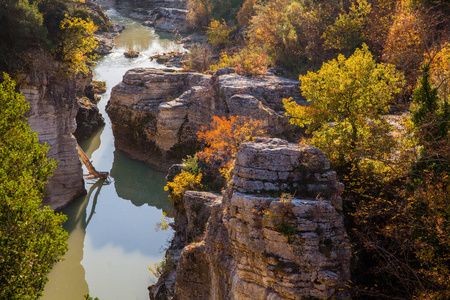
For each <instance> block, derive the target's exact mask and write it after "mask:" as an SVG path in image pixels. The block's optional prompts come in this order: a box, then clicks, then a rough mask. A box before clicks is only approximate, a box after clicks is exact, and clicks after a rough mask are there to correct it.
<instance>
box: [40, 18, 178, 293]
mask: <svg viewBox="0 0 450 300" xmlns="http://www.w3.org/2000/svg"><path fill="white" fill-rule="evenodd" d="M105 12H106V13H107V14H108V15H109V16H110V18H111V21H112V22H113V23H115V24H121V25H124V26H125V27H126V29H125V30H124V31H123V33H122V34H121V35H120V36H119V37H118V38H117V39H116V47H115V48H114V49H113V51H112V53H110V54H108V55H106V56H105V57H103V58H101V59H100V60H99V62H98V64H97V65H96V66H95V67H93V71H94V80H101V81H105V82H106V87H107V92H106V93H105V94H104V95H102V98H101V100H100V103H99V105H98V106H99V109H100V112H101V113H102V115H103V117H104V118H105V122H106V126H105V127H104V128H103V129H102V130H100V131H99V132H97V133H96V134H95V135H94V136H93V137H92V138H91V139H89V140H88V141H85V142H83V143H81V147H82V148H83V149H84V151H85V152H86V154H87V155H88V157H89V158H90V159H91V160H92V161H93V164H94V166H95V168H96V169H97V170H98V171H108V172H110V183H109V184H107V183H105V182H98V181H97V182H96V181H89V180H87V181H86V190H87V191H88V194H87V196H86V197H82V198H80V199H78V200H77V201H75V202H73V203H72V204H71V205H70V206H68V207H67V208H66V209H64V210H63V213H64V214H66V215H67V216H68V221H67V222H66V224H65V225H64V226H65V228H66V230H67V231H68V232H69V234H70V237H69V240H68V243H69V250H68V252H67V253H66V255H65V260H64V261H62V262H60V263H58V264H57V265H56V266H55V267H54V268H53V270H52V272H51V273H50V275H49V279H50V281H49V282H48V283H47V285H46V288H45V290H44V297H43V298H42V299H44V300H82V299H84V295H85V294H88V293H89V294H90V295H91V296H93V297H98V298H99V299H100V300H144V299H145V300H147V299H149V296H148V291H147V287H148V286H149V285H150V284H151V283H152V282H154V281H155V280H156V279H155V278H154V276H153V275H152V274H151V273H150V271H149V270H148V267H147V266H149V265H150V266H151V265H152V263H155V262H160V261H161V260H162V258H163V255H164V248H165V247H166V246H167V245H168V242H169V239H170V238H171V236H172V232H171V231H170V230H168V231H156V230H155V229H154V227H155V225H156V224H157V223H158V222H160V221H161V220H160V218H161V216H162V212H163V211H165V212H170V210H171V205H170V203H169V201H168V199H167V194H166V192H164V190H163V187H164V185H165V181H164V176H165V173H163V172H158V171H155V170H153V169H152V168H150V167H149V166H147V165H146V164H144V163H142V162H138V161H135V160H132V159H130V158H128V157H127V156H126V155H125V154H124V153H122V152H120V151H118V150H115V148H114V137H113V134H112V130H111V122H110V120H109V118H108V115H107V114H106V112H105V106H106V104H107V102H108V99H109V98H110V92H111V88H112V87H113V86H115V85H116V84H118V83H119V82H120V81H121V80H122V76H123V75H124V74H125V72H126V71H127V70H129V69H131V68H135V67H155V68H162V67H163V66H162V65H158V64H157V63H156V62H152V61H150V59H149V58H148V57H149V56H150V55H153V54H157V53H164V52H169V51H173V50H177V48H178V47H179V46H177V45H176V44H175V43H174V42H173V39H172V37H171V36H170V35H168V34H166V35H158V34H156V33H155V31H154V30H153V29H152V28H148V27H144V26H142V25H140V23H141V22H140V21H135V20H132V19H129V18H126V17H124V16H122V15H121V14H120V13H119V12H118V11H117V10H115V9H105ZM129 49H133V50H136V51H139V52H141V55H140V56H139V57H138V58H135V59H127V58H125V57H124V55H123V53H124V52H125V51H127V50H129ZM84 171H85V173H87V171H86V169H85V170H84Z"/></svg>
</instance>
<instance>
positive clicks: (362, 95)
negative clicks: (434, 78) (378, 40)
mask: <svg viewBox="0 0 450 300" xmlns="http://www.w3.org/2000/svg"><path fill="white" fill-rule="evenodd" d="M300 81H301V87H300V88H301V90H302V93H303V96H305V97H306V99H307V100H308V102H310V103H311V104H310V105H308V106H299V105H297V104H296V103H295V102H294V101H289V100H284V104H285V108H286V112H287V113H286V114H287V115H288V116H289V117H291V119H290V122H291V123H292V124H294V125H298V126H301V127H305V126H308V128H307V132H308V133H312V135H313V137H312V140H311V142H312V144H313V145H315V146H317V147H318V148H320V149H321V150H322V151H324V152H325V153H326V154H327V156H328V158H329V159H330V161H331V162H332V163H334V166H335V167H339V166H344V165H348V164H349V163H358V161H359V160H361V159H362V158H364V157H371V158H376V159H382V158H383V156H384V155H385V154H386V153H388V152H389V142H390V141H389V139H388V134H387V133H388V132H389V125H388V123H387V122H386V120H385V119H384V118H383V117H382V115H383V114H385V113H387V112H388V104H389V102H390V101H391V100H392V99H393V95H394V93H397V92H399V91H400V85H401V84H402V76H401V74H399V73H398V72H397V71H395V69H394V67H393V66H391V65H382V64H377V63H376V62H375V60H374V59H373V57H372V54H371V53H370V51H369V49H368V47H367V45H365V44H364V45H363V47H362V48H361V49H357V50H356V51H355V53H354V54H353V55H352V56H350V57H349V58H348V59H346V58H345V57H344V56H343V55H339V56H338V59H337V60H336V59H334V60H332V61H329V62H327V63H324V64H323V65H322V68H321V69H320V70H319V71H318V72H316V73H314V72H308V73H307V75H304V76H300Z"/></svg>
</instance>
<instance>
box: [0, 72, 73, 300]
mask: <svg viewBox="0 0 450 300" xmlns="http://www.w3.org/2000/svg"><path fill="white" fill-rule="evenodd" d="M27 110H28V104H27V103H26V102H25V98H24V97H23V96H22V95H21V94H19V93H16V92H15V83H14V81H12V80H11V79H10V77H9V76H8V75H7V74H4V81H3V82H2V83H0V286H1V289H0V299H11V300H14V299H21V300H23V299H37V298H39V296H41V295H42V290H43V288H44V285H45V283H46V282H47V278H46V276H47V274H48V273H49V271H50V269H51V267H52V266H53V264H55V263H56V262H58V261H59V260H61V256H62V255H63V254H64V253H65V251H66V248H67V245H66V242H65V241H66V239H67V232H65V231H64V230H63V228H62V226H61V225H62V223H63V222H64V221H65V216H63V215H61V214H55V213H54V211H53V210H51V209H50V208H48V207H44V208H41V204H42V197H43V195H44V191H45V183H46V182H47V178H48V177H49V176H50V175H51V174H52V172H53V170H54V169H55V167H56V163H55V162H54V161H53V160H50V159H48V158H47V157H46V153H47V150H48V147H46V146H43V145H40V144H39V143H38V139H37V135H36V133H33V132H32V131H31V129H30V127H29V126H28V125H27V124H26V123H25V121H24V120H23V114H24V113H25V112H26V111H27Z"/></svg>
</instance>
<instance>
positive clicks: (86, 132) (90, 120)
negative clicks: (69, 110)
mask: <svg viewBox="0 0 450 300" xmlns="http://www.w3.org/2000/svg"><path fill="white" fill-rule="evenodd" d="M77 102H78V106H79V108H78V112H77V115H76V123H77V129H76V130H75V132H74V133H73V135H74V136H75V137H76V139H77V141H82V140H85V139H88V138H89V137H91V136H92V134H94V133H95V132H96V131H97V130H99V129H100V128H101V127H103V126H104V125H105V120H104V119H103V116H102V115H101V114H100V112H99V109H98V107H97V105H96V104H95V103H94V102H92V100H91V99H89V98H87V97H81V98H79V99H78V101H77Z"/></svg>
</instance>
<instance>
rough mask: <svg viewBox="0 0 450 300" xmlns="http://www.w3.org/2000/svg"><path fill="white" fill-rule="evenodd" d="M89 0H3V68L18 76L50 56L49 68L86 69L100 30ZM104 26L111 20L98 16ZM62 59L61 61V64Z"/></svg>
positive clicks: (0, 12)
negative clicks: (92, 18)
mask: <svg viewBox="0 0 450 300" xmlns="http://www.w3.org/2000/svg"><path fill="white" fill-rule="evenodd" d="M90 17H91V15H90V12H89V10H88V6H87V4H86V3H85V1H80V0H72V1H62V0H2V4H1V6H0V71H4V72H7V73H9V74H10V75H11V76H13V77H14V78H19V76H18V75H19V74H24V73H25V74H27V73H29V72H31V71H33V70H34V69H36V68H41V67H42V65H39V67H37V66H36V62H37V61H42V60H44V59H46V60H47V61H48V62H49V63H48V64H47V66H46V67H47V68H48V69H49V70H50V69H51V68H57V67H58V66H59V67H60V68H61V69H62V71H65V72H67V71H68V72H73V73H78V72H83V73H86V72H87V69H86V67H85V62H86V61H89V55H90V53H91V52H92V50H94V48H95V46H96V40H95V38H94V37H93V33H94V32H95V31H96V30H97V27H96V26H95V25H94V23H93V21H92V20H91V18H90ZM96 21H97V23H98V24H99V25H100V26H104V25H105V24H104V23H105V22H109V21H107V20H100V19H96ZM58 63H60V64H58Z"/></svg>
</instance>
